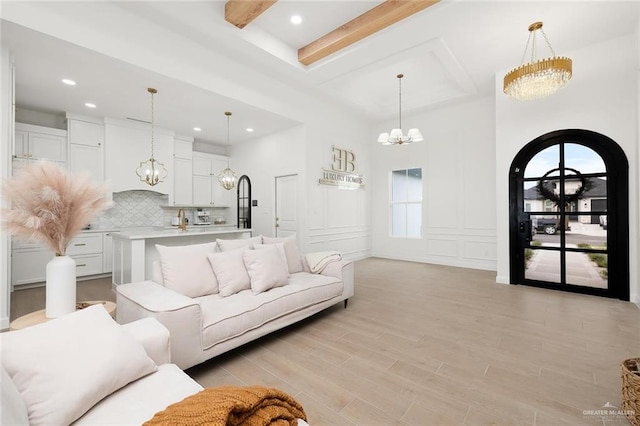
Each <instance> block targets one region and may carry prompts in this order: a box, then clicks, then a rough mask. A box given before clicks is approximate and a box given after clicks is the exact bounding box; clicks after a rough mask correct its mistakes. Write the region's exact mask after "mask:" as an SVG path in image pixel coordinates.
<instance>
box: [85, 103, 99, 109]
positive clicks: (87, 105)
mask: <svg viewBox="0 0 640 426" xmlns="http://www.w3.org/2000/svg"><path fill="white" fill-rule="evenodd" d="M84 106H86V107H87V108H95V107H96V104H92V103H91V102H87V103H86V104H84Z"/></svg>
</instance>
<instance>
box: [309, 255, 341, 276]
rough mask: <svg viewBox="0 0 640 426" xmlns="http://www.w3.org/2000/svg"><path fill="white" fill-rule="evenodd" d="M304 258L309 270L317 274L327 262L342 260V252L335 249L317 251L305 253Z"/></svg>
mask: <svg viewBox="0 0 640 426" xmlns="http://www.w3.org/2000/svg"><path fill="white" fill-rule="evenodd" d="M306 258H307V264H308V265H309V269H310V270H311V272H312V273H314V274H319V273H320V272H322V271H324V268H326V267H327V265H328V264H329V263H331V262H338V261H339V260H342V254H340V252H337V251H319V252H316V253H309V254H307V256H306Z"/></svg>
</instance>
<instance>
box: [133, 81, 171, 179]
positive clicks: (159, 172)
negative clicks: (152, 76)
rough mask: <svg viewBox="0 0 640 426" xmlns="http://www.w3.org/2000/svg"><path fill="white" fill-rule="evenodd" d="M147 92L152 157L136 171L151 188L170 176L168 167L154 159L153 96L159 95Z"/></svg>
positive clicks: (153, 91) (151, 91)
mask: <svg viewBox="0 0 640 426" xmlns="http://www.w3.org/2000/svg"><path fill="white" fill-rule="evenodd" d="M147 92H149V93H150V94H151V157H150V158H149V159H148V160H146V161H141V162H140V166H138V168H137V169H136V174H137V175H138V177H139V178H140V181H141V182H144V183H146V184H147V185H149V186H156V185H157V184H159V183H160V182H164V179H165V178H166V177H167V175H168V174H169V173H168V172H167V169H166V167H165V166H164V164H162V163H161V162H159V161H157V160H156V159H155V158H154V157H153V144H154V135H153V126H154V123H153V120H154V117H153V114H154V111H153V96H154V95H155V94H156V93H158V91H157V90H156V89H154V88H153V87H150V88H148V89H147Z"/></svg>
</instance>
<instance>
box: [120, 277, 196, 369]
mask: <svg viewBox="0 0 640 426" xmlns="http://www.w3.org/2000/svg"><path fill="white" fill-rule="evenodd" d="M116 301H117V311H116V312H117V313H116V319H117V321H118V322H119V323H120V324H126V323H129V322H132V321H136V320H138V319H141V318H149V317H151V318H155V319H156V320H158V321H159V322H160V323H161V324H162V325H164V326H165V327H166V328H167V329H168V330H169V333H170V338H169V342H170V346H171V362H173V363H174V364H176V365H177V366H178V367H180V368H182V369H185V368H189V367H191V366H193V365H196V364H199V363H200V362H202V361H203V353H202V312H201V309H200V305H199V304H198V302H197V301H195V300H194V299H191V298H190V297H187V296H184V295H182V294H180V293H177V292H175V291H173V290H170V289H168V288H166V287H163V286H162V285H160V284H158V283H155V282H153V281H142V282H138V283H130V284H121V285H119V286H117V287H116ZM194 342H195V343H194Z"/></svg>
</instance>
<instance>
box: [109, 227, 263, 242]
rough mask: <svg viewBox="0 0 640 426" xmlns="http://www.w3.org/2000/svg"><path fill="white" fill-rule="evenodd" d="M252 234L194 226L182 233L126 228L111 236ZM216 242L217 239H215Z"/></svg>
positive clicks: (171, 230) (175, 230)
mask: <svg viewBox="0 0 640 426" xmlns="http://www.w3.org/2000/svg"><path fill="white" fill-rule="evenodd" d="M244 233H251V229H238V228H236V227H232V226H208V225H194V226H189V227H187V230H186V231H182V230H181V229H179V228H177V227H172V228H161V227H147V228H124V229H121V230H120V231H118V232H114V233H112V234H111V235H112V236H113V238H114V239H116V238H117V239H127V240H140V239H147V238H154V239H155V238H176V237H189V236H193V235H213V236H216V235H224V234H244ZM214 241H215V238H214Z"/></svg>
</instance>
